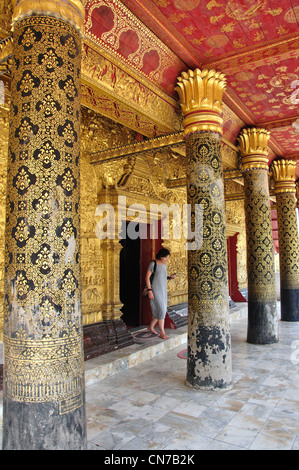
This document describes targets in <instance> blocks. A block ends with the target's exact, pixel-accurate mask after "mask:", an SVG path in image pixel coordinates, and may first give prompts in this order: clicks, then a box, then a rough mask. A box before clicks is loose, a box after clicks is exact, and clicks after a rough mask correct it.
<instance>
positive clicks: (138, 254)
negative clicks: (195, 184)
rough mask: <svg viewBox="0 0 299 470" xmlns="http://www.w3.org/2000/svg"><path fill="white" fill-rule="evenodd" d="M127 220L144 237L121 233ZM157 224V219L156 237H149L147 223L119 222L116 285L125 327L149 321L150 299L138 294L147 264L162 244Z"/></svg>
mask: <svg viewBox="0 0 299 470" xmlns="http://www.w3.org/2000/svg"><path fill="white" fill-rule="evenodd" d="M129 223H130V224H131V225H130V228H131V229H132V227H134V229H135V232H136V233H137V234H138V233H139V234H140V233H143V235H144V234H146V237H144V238H140V237H139V236H138V237H136V238H135V239H132V238H131V237H128V236H125V235H126V234H127V228H128V224H129ZM132 224H134V225H132ZM160 225H161V224H160V222H159V230H158V234H157V238H154V239H152V238H151V236H150V225H149V224H139V223H134V222H123V226H122V236H123V237H124V238H123V239H122V240H121V241H120V243H121V245H122V247H123V248H122V250H121V252H120V279H119V285H120V301H121V302H122V304H123V307H122V308H121V311H122V320H123V321H124V323H125V324H126V326H127V328H136V327H138V326H141V325H148V324H149V323H150V321H151V309H150V303H149V300H148V299H147V298H146V297H143V296H142V291H143V287H144V284H145V274H146V271H147V267H148V265H149V263H150V261H151V260H152V259H154V258H155V254H156V252H157V251H159V249H160V248H161V246H162V240H161V237H160V234H161V230H160Z"/></svg>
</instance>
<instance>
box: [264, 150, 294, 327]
mask: <svg viewBox="0 0 299 470" xmlns="http://www.w3.org/2000/svg"><path fill="white" fill-rule="evenodd" d="M295 168H296V161H292V160H283V159H282V160H276V161H273V162H272V165H271V169H272V174H273V178H274V181H275V194H276V209H277V219H278V239H279V265H280V309H281V320H284V321H299V238H298V225H297V216H296V195H295V193H296V184H295Z"/></svg>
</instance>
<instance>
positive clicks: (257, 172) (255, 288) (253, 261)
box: [239, 128, 277, 344]
mask: <svg viewBox="0 0 299 470" xmlns="http://www.w3.org/2000/svg"><path fill="white" fill-rule="evenodd" d="M269 137H270V133H269V131H267V130H265V129H258V128H251V129H243V131H242V132H241V134H240V136H239V142H240V148H241V156H242V172H243V177H244V188H245V215H246V235H247V280H248V332H247V339H248V341H249V342H252V343H258V344H264V343H271V342H276V341H277V313H276V283H275V269H274V248H273V237H272V222H271V210H270V198H269V187H268V158H267V154H268V148H267V143H268V139H269Z"/></svg>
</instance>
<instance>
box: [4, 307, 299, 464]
mask: <svg viewBox="0 0 299 470" xmlns="http://www.w3.org/2000/svg"><path fill="white" fill-rule="evenodd" d="M246 310H247V308H246ZM179 330H181V329H178V330H173V331H171V330H168V332H169V334H170V336H171V340H167V341H162V340H160V341H158V340H156V339H155V340H154V341H153V344H152V345H149V344H147V345H136V346H135V345H134V346H133V348H131V347H129V348H125V349H123V350H120V351H115V352H114V353H111V354H108V355H105V357H102V358H96V359H94V360H91V361H87V362H86V363H85V368H86V371H85V374H86V378H85V380H86V412H87V439H88V450H102V451H113V452H114V453H115V451H117V450H126V451H130V450H131V451H133V450H135V451H137V450H138V451H140V450H148V451H154V450H156V451H158V450H159V451H166V450H169V451H170V450H173V451H177V450H181V451H190V450H194V451H195V450H198V451H199V450H249V449H252V450H291V449H294V450H299V322H296V323H286V322H279V330H280V340H279V342H278V343H276V344H272V345H259V346H258V345H252V344H248V343H247V342H246V330H247V318H246V315H242V316H241V318H235V319H233V320H232V323H231V339H232V364H233V384H232V388H231V389H230V390H223V391H203V390H193V389H190V388H189V387H187V386H186V385H185V376H186V366H187V361H186V359H184V358H180V357H178V353H179V352H181V351H182V350H184V349H185V348H186V346H187V345H186V330H185V331H184V329H183V331H182V332H180V331H179ZM173 341H174V342H173ZM130 348H131V349H130ZM134 348H135V351H132V349H134ZM137 352H138V356H136V354H137ZM128 354H129V356H130V357H131V359H129V356H128ZM132 357H133V359H132ZM140 357H141V359H140ZM111 361H112V362H113V361H114V362H113V364H114V365H113V366H111V363H112V362H111ZM108 364H110V366H109V367H108ZM0 398H2V397H1V393H0ZM0 401H2V400H0ZM1 404H2V403H1ZM0 421H1V420H0ZM1 424H2V423H1V422H0V438H1V437H2V436H1ZM1 441H2V439H1ZM0 446H1V442H0ZM115 455H117V454H115Z"/></svg>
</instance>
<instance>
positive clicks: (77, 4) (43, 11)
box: [12, 0, 85, 33]
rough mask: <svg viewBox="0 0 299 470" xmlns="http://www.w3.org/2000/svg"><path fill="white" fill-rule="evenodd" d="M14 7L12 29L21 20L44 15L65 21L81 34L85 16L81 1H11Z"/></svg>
mask: <svg viewBox="0 0 299 470" xmlns="http://www.w3.org/2000/svg"><path fill="white" fill-rule="evenodd" d="M12 4H13V7H14V10H13V17H12V27H13V28H14V27H15V24H16V23H17V22H18V21H20V20H21V19H23V18H26V17H29V16H32V15H46V16H52V17H54V18H57V19H61V20H64V21H67V22H68V23H70V24H71V25H72V26H74V27H75V28H76V29H77V30H78V31H80V32H81V33H83V21H84V16H85V10H84V6H83V4H82V0H68V1H67V2H65V1H63V0H12Z"/></svg>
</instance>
